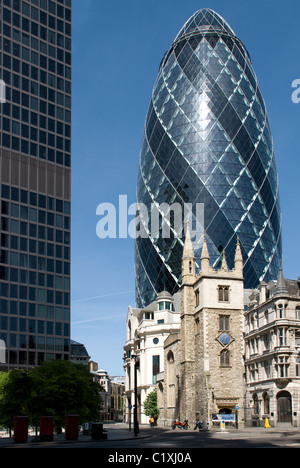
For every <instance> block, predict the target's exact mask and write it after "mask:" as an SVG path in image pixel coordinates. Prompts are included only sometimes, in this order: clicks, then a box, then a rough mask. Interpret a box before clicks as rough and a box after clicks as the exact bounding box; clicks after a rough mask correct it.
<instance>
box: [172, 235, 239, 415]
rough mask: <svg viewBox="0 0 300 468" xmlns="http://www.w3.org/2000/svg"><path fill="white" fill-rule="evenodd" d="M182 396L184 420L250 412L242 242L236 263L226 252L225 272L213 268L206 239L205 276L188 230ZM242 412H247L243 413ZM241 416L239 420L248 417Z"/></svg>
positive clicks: (182, 312) (184, 259)
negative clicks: (247, 404)
mask: <svg viewBox="0 0 300 468" xmlns="http://www.w3.org/2000/svg"><path fill="white" fill-rule="evenodd" d="M180 296H181V310H180V315H181V329H180V350H181V352H180V360H181V361H180V365H179V366H178V369H179V382H178V385H179V389H178V390H179V392H178V394H179V395H180V401H179V407H180V415H181V419H185V418H187V419H188V420H189V421H191V422H192V421H194V420H195V418H196V417H197V416H198V417H199V418H200V419H201V420H203V419H206V420H210V419H211V415H212V414H214V413H235V408H236V407H239V409H240V410H242V409H243V408H244V394H245V381H244V364H243V353H244V344H243V343H244V342H243V323H244V281H243V259H242V254H241V249H240V244H239V240H238V239H237V245H236V252H235V262H234V268H233V269H232V270H229V269H228V266H227V263H226V257H225V252H223V259H222V264H221V267H220V268H219V269H214V268H213V267H211V266H210V261H209V253H208V249H207V243H206V239H205V238H204V242H203V248H202V254H201V270H200V271H199V272H198V273H196V271H195V258H194V252H193V247H192V242H191V237H190V232H189V228H188V227H187V232H186V240H185V244H184V250H183V257H182V285H181V289H180ZM178 364H179V363H178ZM241 412H242V411H241ZM241 412H240V413H239V419H242V418H243V414H241Z"/></svg>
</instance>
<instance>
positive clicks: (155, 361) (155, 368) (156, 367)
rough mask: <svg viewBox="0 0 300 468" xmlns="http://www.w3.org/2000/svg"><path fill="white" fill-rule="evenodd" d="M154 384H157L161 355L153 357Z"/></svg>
mask: <svg viewBox="0 0 300 468" xmlns="http://www.w3.org/2000/svg"><path fill="white" fill-rule="evenodd" d="M152 374H153V383H154V384H156V376H157V374H159V355H156V356H152Z"/></svg>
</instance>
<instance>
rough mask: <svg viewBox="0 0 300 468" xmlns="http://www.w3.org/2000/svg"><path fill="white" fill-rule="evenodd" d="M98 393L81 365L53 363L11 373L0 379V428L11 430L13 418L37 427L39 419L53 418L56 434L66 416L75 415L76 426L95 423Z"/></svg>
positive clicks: (95, 383) (99, 399)
mask: <svg viewBox="0 0 300 468" xmlns="http://www.w3.org/2000/svg"><path fill="white" fill-rule="evenodd" d="M3 374H4V373H3ZM101 390H103V389H102V387H101V386H100V385H99V384H98V383H97V382H94V381H93V378H92V375H91V374H90V372H89V369H88V367H87V366H85V365H83V364H74V363H72V362H70V361H61V360H53V361H48V362H44V363H43V364H42V365H41V366H38V367H34V368H33V369H31V370H29V371H27V370H22V369H14V370H12V371H9V372H8V373H6V375H5V376H1V378H0V424H1V425H3V426H5V427H7V428H9V429H11V428H12V427H13V417H14V416H19V415H26V416H28V417H29V423H30V425H31V426H33V427H37V426H38V425H39V418H40V416H54V424H55V429H56V430H57V431H59V430H60V428H61V427H63V426H64V424H65V416H66V415H67V414H78V415H79V420H80V422H84V421H91V420H93V419H99V412H100V410H101V408H102V399H101V396H100V391H101Z"/></svg>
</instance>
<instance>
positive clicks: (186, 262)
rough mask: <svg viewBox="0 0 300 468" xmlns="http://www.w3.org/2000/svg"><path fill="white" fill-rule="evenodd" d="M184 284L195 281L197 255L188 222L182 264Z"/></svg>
mask: <svg viewBox="0 0 300 468" xmlns="http://www.w3.org/2000/svg"><path fill="white" fill-rule="evenodd" d="M181 274H182V284H183V283H190V282H193V281H194V280H195V274H196V273H195V255H194V248H193V244H192V239H191V233H190V227H189V223H188V222H187V225H186V230H185V241H184V246H183V254H182V263H181Z"/></svg>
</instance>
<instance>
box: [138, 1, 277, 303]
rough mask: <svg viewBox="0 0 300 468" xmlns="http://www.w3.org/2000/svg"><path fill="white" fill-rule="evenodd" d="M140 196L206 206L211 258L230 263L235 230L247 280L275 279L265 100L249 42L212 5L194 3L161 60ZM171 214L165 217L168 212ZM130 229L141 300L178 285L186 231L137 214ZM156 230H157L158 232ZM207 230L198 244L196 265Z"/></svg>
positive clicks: (144, 200)
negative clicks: (166, 228) (134, 229)
mask: <svg viewBox="0 0 300 468" xmlns="http://www.w3.org/2000/svg"><path fill="white" fill-rule="evenodd" d="M137 203H138V204H140V205H143V206H145V207H146V208H147V211H148V213H151V210H153V207H155V209H156V210H158V211H159V212H161V214H162V217H163V216H164V214H165V211H163V210H160V207H161V206H163V205H164V204H167V205H169V206H171V205H172V204H174V203H176V204H179V205H181V206H182V207H184V206H189V207H191V209H190V215H191V218H190V220H191V223H192V225H193V223H194V222H195V217H196V214H195V207H196V206H197V205H198V204H199V205H200V206H203V210H204V211H203V222H204V225H203V232H204V231H205V236H206V240H207V244H208V248H209V254H210V258H211V261H212V262H213V265H214V266H215V267H217V266H218V263H219V262H220V257H221V255H222V252H223V250H225V253H226V259H227V264H228V266H229V267H230V268H232V267H233V261H234V252H235V246H236V238H237V236H238V237H239V240H240V245H241V249H242V254H243V260H244V278H245V287H246V288H252V287H255V286H257V285H258V283H259V282H260V281H262V280H266V281H269V280H270V279H276V278H277V272H278V269H279V265H280V262H281V210H280V201H279V188H278V176H277V170H276V163H275V156H274V149H273V141H272V136H271V130H270V125H269V121H268V116H267V111H266V106H265V103H264V100H263V97H262V94H261V91H260V89H259V85H258V81H257V77H256V75H255V72H254V70H253V67H252V64H251V58H250V55H249V53H248V51H247V50H246V48H245V46H244V45H243V43H242V42H241V40H240V39H238V38H237V37H236V35H235V33H234V31H233V30H232V29H231V27H230V26H229V25H228V24H227V22H226V21H225V20H224V19H223V18H222V17H221V16H220V15H218V14H217V13H215V12H214V11H212V10H210V9H202V10H199V11H197V12H196V13H195V14H194V15H193V16H192V17H191V18H190V19H189V20H188V21H187V22H186V23H185V24H184V26H183V27H182V29H181V30H180V32H179V33H178V35H177V36H176V38H175V40H174V42H173V43H172V45H171V47H170V49H169V50H168V52H167V53H166V54H165V56H164V57H163V59H162V61H161V65H160V69H159V73H158V77H157V80H156V83H155V85H154V88H153V92H152V96H151V100H150V104H149V109H148V113H147V117H146V122H145V129H144V135H143V141H142V145H141V154H140V163H139V172H138V182H137ZM170 219H171V218H168V220H170ZM140 221H141V223H140V224H141V229H142V230H143V235H139V236H136V241H135V269H136V270H135V272H136V301H137V305H138V306H140V307H142V306H146V305H147V304H148V303H149V302H151V301H152V300H153V299H154V297H155V295H156V294H157V293H159V292H160V291H162V290H167V291H169V292H170V293H171V294H172V293H174V292H176V290H177V289H178V287H179V285H180V281H181V278H180V269H181V257H182V250H183V242H184V235H183V236H179V235H178V232H176V230H175V229H173V228H172V226H171V229H170V235H169V236H168V237H166V236H165V237H163V236H161V235H153V233H152V231H151V229H150V221H149V217H145V216H143V215H142V214H141V216H140ZM159 233H161V230H160V231H159ZM202 243H203V236H201V238H200V240H199V239H198V240H197V241H196V242H195V244H194V250H195V257H196V263H197V264H198V266H200V255H201V247H202Z"/></svg>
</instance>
